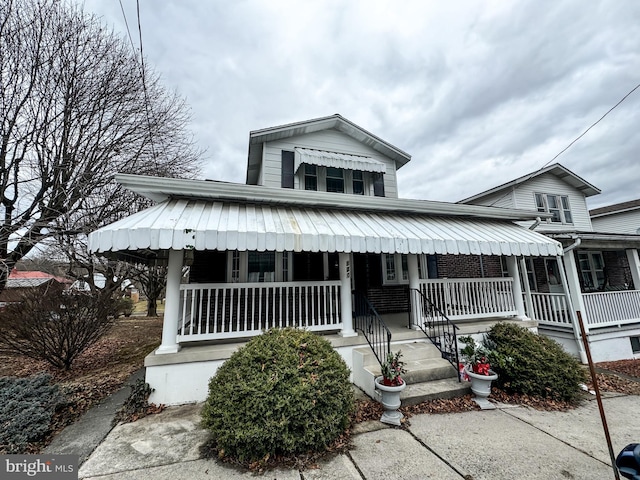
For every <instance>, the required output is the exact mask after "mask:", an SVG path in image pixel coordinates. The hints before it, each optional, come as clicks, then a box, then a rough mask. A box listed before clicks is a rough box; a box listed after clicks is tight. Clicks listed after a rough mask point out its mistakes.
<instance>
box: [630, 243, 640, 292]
mask: <svg viewBox="0 0 640 480" xmlns="http://www.w3.org/2000/svg"><path fill="white" fill-rule="evenodd" d="M627 260H629V268H630V269H631V278H632V279H633V288H634V289H635V290H640V259H638V250H636V249H635V248H628V249H627Z"/></svg>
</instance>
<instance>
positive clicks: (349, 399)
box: [202, 328, 354, 462]
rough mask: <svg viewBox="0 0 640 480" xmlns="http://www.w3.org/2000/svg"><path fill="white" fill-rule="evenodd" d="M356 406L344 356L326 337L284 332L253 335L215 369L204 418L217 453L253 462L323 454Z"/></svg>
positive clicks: (287, 330) (343, 427)
mask: <svg viewBox="0 0 640 480" xmlns="http://www.w3.org/2000/svg"><path fill="white" fill-rule="evenodd" d="M353 408H354V399H353V390H352V389H351V383H350V382H349V369H348V367H347V365H346V364H345V363H344V360H342V357H340V355H339V354H338V353H337V352H336V351H335V350H334V349H333V347H332V346H331V344H330V343H329V342H328V341H327V340H325V339H323V338H322V337H320V336H318V335H316V334H314V333H311V332H307V331H303V330H297V329H293V328H286V329H272V330H269V331H268V332H266V333H264V334H262V335H260V336H257V337H255V338H253V339H252V340H251V341H250V342H248V343H247V344H246V345H245V346H244V347H242V348H240V349H239V350H238V351H237V352H235V353H234V354H233V355H232V356H231V358H229V359H228V360H227V361H226V362H225V363H224V364H223V365H222V366H221V367H220V368H219V369H218V371H217V373H216V375H215V376H214V377H213V378H212V379H211V380H210V382H209V395H208V398H207V400H206V402H205V405H204V408H203V411H202V417H203V425H204V426H205V427H206V428H208V429H209V430H210V431H211V433H212V437H213V438H212V446H213V447H214V448H215V449H217V450H218V454H219V455H220V456H230V457H233V458H235V459H237V460H239V461H240V462H254V461H259V460H262V459H265V458H267V457H268V456H274V455H291V454H297V453H304V452H309V451H321V450H323V449H324V448H326V447H327V446H328V445H329V444H331V442H333V441H334V440H335V439H336V438H337V437H338V436H340V435H341V434H342V433H343V432H344V431H345V429H346V428H347V426H348V424H349V416H350V414H351V412H352V411H353Z"/></svg>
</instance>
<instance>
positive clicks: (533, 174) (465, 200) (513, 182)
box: [456, 163, 601, 204]
mask: <svg viewBox="0 0 640 480" xmlns="http://www.w3.org/2000/svg"><path fill="white" fill-rule="evenodd" d="M554 170H562V171H564V172H565V173H566V174H567V175H565V176H571V177H573V178H575V179H576V180H577V182H578V183H582V184H583V186H584V187H585V188H584V189H580V188H578V187H575V188H577V189H578V190H581V191H583V192H584V194H585V197H590V196H592V195H597V194H599V193H601V190H600V189H599V188H598V187H596V186H594V185H593V184H591V183H589V182H587V181H586V180H585V179H584V178H582V177H580V176H579V175H576V174H575V173H573V172H572V171H571V170H569V169H568V168H566V167H565V166H563V165H562V164H560V163H554V164H551V165H549V166H548V167H543V168H541V169H539V170H536V171H535V172H530V173H527V174H526V175H522V176H521V177H518V178H515V179H513V180H511V181H509V182H506V183H503V184H501V185H498V186H496V187H493V188H490V189H488V190H485V191H483V192H480V193H476V194H475V195H472V196H470V197H467V198H463V199H462V200H458V201H457V202H456V203H461V204H467V203H469V202H472V201H474V200H478V199H480V198H483V197H486V196H487V195H491V194H494V193H498V192H500V191H502V190H506V189H508V188H510V187H514V186H516V185H520V184H521V183H524V182H526V181H528V180H531V179H532V178H535V177H537V176H540V175H543V174H545V173H551V174H553V175H556V176H557V177H558V178H560V179H562V177H560V176H559V175H557V174H556V173H554ZM587 191H588V192H589V193H587Z"/></svg>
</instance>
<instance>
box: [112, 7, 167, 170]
mask: <svg viewBox="0 0 640 480" xmlns="http://www.w3.org/2000/svg"><path fill="white" fill-rule="evenodd" d="M118 2H119V3H120V10H121V11H122V17H123V18H124V25H125V27H126V28H127V35H128V37H129V42H130V43H131V48H132V49H133V51H134V52H135V51H136V47H135V45H134V43H133V36H132V35H131V29H130V28H129V22H128V21H127V14H126V13H125V11H124V6H123V5H122V0H118ZM136 14H137V17H138V18H137V20H138V38H139V42H140V76H141V78H142V91H143V92H144V108H145V115H146V117H147V127H148V128H149V139H150V145H151V155H152V157H153V161H154V163H155V166H156V170H158V157H157V155H156V150H155V147H154V141H153V129H152V128H151V116H150V115H149V94H148V92H147V81H146V69H145V66H144V55H143V50H142V26H141V24H140V1H139V0H136Z"/></svg>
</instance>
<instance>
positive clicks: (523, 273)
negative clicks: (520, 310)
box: [520, 257, 534, 318]
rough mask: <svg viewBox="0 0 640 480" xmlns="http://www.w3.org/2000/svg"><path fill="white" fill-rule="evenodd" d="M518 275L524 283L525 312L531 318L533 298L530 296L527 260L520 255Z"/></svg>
mask: <svg viewBox="0 0 640 480" xmlns="http://www.w3.org/2000/svg"><path fill="white" fill-rule="evenodd" d="M520 277H521V279H522V284H523V285H524V299H525V303H526V305H527V313H528V314H529V317H530V318H533V316H534V315H533V298H532V297H531V285H529V275H528V273H527V262H526V260H525V259H524V257H520Z"/></svg>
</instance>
